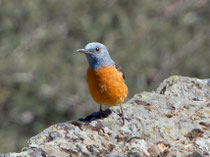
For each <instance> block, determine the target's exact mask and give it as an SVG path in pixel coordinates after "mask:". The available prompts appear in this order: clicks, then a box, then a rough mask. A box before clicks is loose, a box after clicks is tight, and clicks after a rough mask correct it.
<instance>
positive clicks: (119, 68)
mask: <svg viewBox="0 0 210 157" xmlns="http://www.w3.org/2000/svg"><path fill="white" fill-rule="evenodd" d="M114 65H115V67H116V69H117V70H118V71H119V72H121V73H122V76H123V79H124V80H125V74H124V72H123V71H122V68H121V67H120V66H119V65H118V64H116V63H115V64H114Z"/></svg>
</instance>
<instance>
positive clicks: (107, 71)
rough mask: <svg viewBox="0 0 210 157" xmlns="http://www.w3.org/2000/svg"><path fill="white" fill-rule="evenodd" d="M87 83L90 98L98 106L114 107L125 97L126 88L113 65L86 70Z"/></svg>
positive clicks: (120, 75) (120, 74) (119, 73)
mask: <svg viewBox="0 0 210 157" xmlns="http://www.w3.org/2000/svg"><path fill="white" fill-rule="evenodd" d="M87 83H88V88H89V91H90V94H91V96H92V97H93V99H94V100H95V101H96V102H97V103H100V104H104V105H115V104H119V103H122V102H123V101H124V99H125V98H126V97H127V94H128V88H127V86H126V84H125V82H124V79H123V77H122V73H121V72H119V71H118V70H117V69H116V68H115V66H114V65H111V66H109V67H106V66H103V67H101V68H100V69H98V70H96V69H91V68H89V69H88V70H87Z"/></svg>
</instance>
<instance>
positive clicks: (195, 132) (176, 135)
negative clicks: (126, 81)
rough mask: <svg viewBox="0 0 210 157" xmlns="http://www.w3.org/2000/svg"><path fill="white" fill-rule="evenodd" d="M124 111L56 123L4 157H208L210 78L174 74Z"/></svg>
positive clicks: (107, 111)
mask: <svg viewBox="0 0 210 157" xmlns="http://www.w3.org/2000/svg"><path fill="white" fill-rule="evenodd" d="M122 106H123V109H124V115H125V124H124V125H123V123H122V117H121V116H120V107H119V106H114V107H111V108H109V109H108V110H106V111H105V114H106V116H107V117H106V118H103V119H99V118H98V117H99V115H98V113H97V112H95V113H93V114H91V115H90V116H88V117H86V118H80V120H77V121H69V122H65V123H59V124H55V125H53V126H51V127H49V128H47V129H45V130H44V131H42V132H41V133H39V134H38V135H36V136H34V137H32V138H30V139H29V141H28V146H27V147H26V148H24V150H23V151H22V152H20V153H8V154H5V155H2V156H7V157H17V156H46V157H48V156H51V157H52V156H61V157H62V156H65V157H66V156H72V157H76V156H99V157H100V156H106V157H124V156H128V157H129V156H130V157H137V156H138V157H139V156H189V157H191V156H192V157H197V156H198V157H200V156H208V155H209V154H210V121H209V119H210V85H209V79H203V80H201V79H196V78H189V77H182V76H172V77H169V78H168V79H166V80H164V81H163V82H162V83H161V84H160V85H159V87H158V88H157V90H156V91H153V92H142V93H140V94H136V95H135V96H134V97H133V98H132V99H130V100H129V101H128V102H126V103H124V104H123V105H122Z"/></svg>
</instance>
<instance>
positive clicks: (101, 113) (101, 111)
mask: <svg viewBox="0 0 210 157" xmlns="http://www.w3.org/2000/svg"><path fill="white" fill-rule="evenodd" d="M99 113H100V117H101V118H103V117H104V113H103V110H102V104H100V109H99Z"/></svg>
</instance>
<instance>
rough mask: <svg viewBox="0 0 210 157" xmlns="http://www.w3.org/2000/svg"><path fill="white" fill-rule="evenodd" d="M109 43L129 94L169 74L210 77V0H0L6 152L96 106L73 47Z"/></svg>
mask: <svg viewBox="0 0 210 157" xmlns="http://www.w3.org/2000/svg"><path fill="white" fill-rule="evenodd" d="M92 41H98V42H102V43H104V44H105V45H106V46H107V47H108V50H109V52H110V54H111V56H112V58H113V60H115V61H116V62H117V63H118V64H119V65H120V66H121V67H122V68H123V69H124V72H125V74H126V83H127V85H128V87H129V96H128V99H129V98H131V97H132V96H133V95H134V94H135V93H140V92H142V91H145V90H146V91H152V90H155V88H156V87H157V86H158V84H159V83H160V82H161V81H162V80H163V79H165V78H167V77H169V76H170V75H174V74H176V75H185V76H191V77H198V78H207V77H210V1H209V0H199V1H198V0H156V1H154V0H101V1H98V0H77V1H73V0H45V1H43V0H36V1H29V0H19V1H13V0H0V141H1V142H0V153H6V152H11V151H20V150H21V148H22V147H23V146H26V141H27V139H28V138H29V137H31V136H33V135H36V134H37V133H39V132H40V131H41V130H43V129H45V128H47V127H48V126H50V125H52V124H55V123H58V122H64V121H68V120H72V119H78V118H79V117H84V116H87V115H88V114H90V113H92V112H95V111H98V108H99V106H98V105H97V104H96V103H95V102H94V101H93V100H92V98H91V97H90V95H89V92H88V88H87V84H86V69H87V67H88V64H87V61H86V58H85V56H84V55H82V54H79V53H76V52H75V50H76V49H79V48H83V47H84V46H85V45H86V44H87V43H88V42H92Z"/></svg>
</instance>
